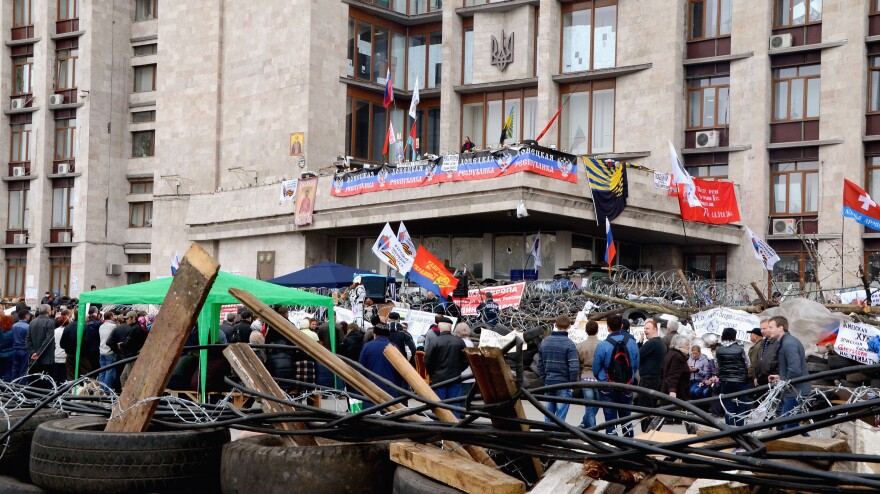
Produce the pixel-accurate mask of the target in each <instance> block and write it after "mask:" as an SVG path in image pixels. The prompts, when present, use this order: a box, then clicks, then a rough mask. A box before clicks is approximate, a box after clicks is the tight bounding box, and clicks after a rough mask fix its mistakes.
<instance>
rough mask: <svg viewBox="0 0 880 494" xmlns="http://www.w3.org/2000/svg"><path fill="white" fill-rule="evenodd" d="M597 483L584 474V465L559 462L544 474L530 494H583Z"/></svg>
mask: <svg viewBox="0 0 880 494" xmlns="http://www.w3.org/2000/svg"><path fill="white" fill-rule="evenodd" d="M593 482H595V480H593V479H591V478H590V477H588V476H587V474H586V472H584V465H583V463H573V462H570V461H557V462H555V463H554V464H553V465H552V466H551V467H550V468H548V469H547V471H546V472H544V476H543V477H541V480H540V482H538V483H537V484H536V485H535V486H534V487H532V490H530V491H529V494H583V492H584V491H585V490H587V488H588V487H589V486H590V484H592V483H593Z"/></svg>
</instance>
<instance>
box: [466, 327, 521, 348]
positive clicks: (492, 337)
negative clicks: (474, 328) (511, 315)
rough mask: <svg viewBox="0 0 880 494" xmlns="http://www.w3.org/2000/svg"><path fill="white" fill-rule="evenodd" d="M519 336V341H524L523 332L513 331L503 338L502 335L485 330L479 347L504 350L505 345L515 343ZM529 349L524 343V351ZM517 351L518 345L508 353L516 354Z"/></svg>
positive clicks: (481, 335) (481, 332)
mask: <svg viewBox="0 0 880 494" xmlns="http://www.w3.org/2000/svg"><path fill="white" fill-rule="evenodd" d="M517 336H518V337H519V339H523V332H522V331H511V332H509V333H507V334H506V335H504V336H502V335H500V334H498V333H496V332H495V331H491V330H488V329H484V330H483V331H480V343H479V344H478V345H477V346H479V347H480V348H482V347H487V346H489V347H495V348H504V347H505V345H507V344H508V343H510V342H511V341H513V339H514V338H516V337H517ZM528 347H529V346H528V345H527V344H526V343H523V346H522V349H523V350H526V349H528ZM515 351H516V345H514V346H513V347H511V349H510V350H508V352H507V353H511V352H515Z"/></svg>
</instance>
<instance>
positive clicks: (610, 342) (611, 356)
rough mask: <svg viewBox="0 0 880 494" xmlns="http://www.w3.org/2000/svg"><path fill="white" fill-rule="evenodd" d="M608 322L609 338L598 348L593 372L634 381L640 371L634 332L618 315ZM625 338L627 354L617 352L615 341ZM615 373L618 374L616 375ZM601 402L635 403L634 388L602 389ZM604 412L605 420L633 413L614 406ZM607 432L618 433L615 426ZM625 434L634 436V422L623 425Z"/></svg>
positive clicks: (599, 378)
mask: <svg viewBox="0 0 880 494" xmlns="http://www.w3.org/2000/svg"><path fill="white" fill-rule="evenodd" d="M606 323H607V324H608V332H609V334H608V338H607V339H605V341H603V342H601V343H599V346H598V347H596V353H595V354H594V355H593V374H595V376H596V380H597V381H603V382H619V383H622V384H634V383H635V375H636V373H637V372H638V371H639V345H638V343H636V340H635V338H633V337H632V335H630V334H629V333H627V332H626V331H624V330H623V319H622V318H621V317H620V315H619V314H612V315H610V316H608V319H607V320H606ZM624 340H625V343H624V344H625V346H626V355H615V347H616V344H617V343H618V342H624ZM624 368H625V369H624ZM615 369H616V370H615ZM623 370H625V371H626V372H623V373H627V372H628V374H629V375H628V376H622V375H620V374H621V373H622V372H621V371H623ZM615 374H618V375H617V376H615ZM599 401H603V402H606V403H619V404H621V405H632V404H633V394H632V391H623V390H619V389H612V388H599ZM602 412H603V413H604V415H605V421H606V422H608V421H611V420H615V419H617V418H618V417H620V418H623V417H629V415H630V412H629V410H618V409H615V408H612V407H603V408H602ZM605 433H606V434H613V435H617V431H616V430H615V427H606V428H605ZM623 433H624V435H625V436H626V437H633V430H632V426H631V424H629V423H627V424H624V426H623Z"/></svg>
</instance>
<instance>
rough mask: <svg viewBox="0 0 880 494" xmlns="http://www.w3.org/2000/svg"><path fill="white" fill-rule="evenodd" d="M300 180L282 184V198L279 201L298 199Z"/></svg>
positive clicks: (287, 181) (286, 181)
mask: <svg viewBox="0 0 880 494" xmlns="http://www.w3.org/2000/svg"><path fill="white" fill-rule="evenodd" d="M297 184H299V180H296V179H293V180H285V181H283V182H281V197H280V198H279V199H278V200H279V201H292V200H294V199H296V186H297Z"/></svg>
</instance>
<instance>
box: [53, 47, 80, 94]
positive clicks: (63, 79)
mask: <svg viewBox="0 0 880 494" xmlns="http://www.w3.org/2000/svg"><path fill="white" fill-rule="evenodd" d="M78 53H79V51H78V50H77V49H75V48H74V49H70V50H58V51H57V52H55V58H56V63H57V65H56V69H55V90H56V91H61V90H64V89H75V88H76V59H77V56H78Z"/></svg>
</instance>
